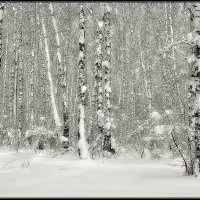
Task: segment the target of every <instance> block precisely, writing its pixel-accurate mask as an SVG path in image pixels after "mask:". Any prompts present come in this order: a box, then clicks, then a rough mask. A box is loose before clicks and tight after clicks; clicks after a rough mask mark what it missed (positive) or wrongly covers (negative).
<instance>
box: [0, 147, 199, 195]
mask: <svg viewBox="0 0 200 200" xmlns="http://www.w3.org/2000/svg"><path fill="white" fill-rule="evenodd" d="M199 186H200V179H199V178H195V177H193V176H184V169H183V168H182V167H181V163H180V161H177V160H173V159H160V160H142V159H140V160H139V159H134V158H133V156H130V155H129V156H123V157H120V158H118V159H107V160H102V159H101V160H90V161H84V160H79V159H77V158H75V157H74V156H72V155H63V156H56V157H54V158H53V157H52V156H51V155H50V154H49V153H36V154H34V153H32V152H31V151H29V152H25V151H24V152H19V153H16V152H14V151H8V150H6V149H0V197H200V190H199Z"/></svg>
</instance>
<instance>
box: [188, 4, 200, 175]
mask: <svg viewBox="0 0 200 200" xmlns="http://www.w3.org/2000/svg"><path fill="white" fill-rule="evenodd" d="M190 12H191V27H192V29H193V30H192V32H191V33H189V34H188V39H189V40H190V42H192V43H194V46H193V48H192V49H191V50H192V56H191V59H190V61H191V62H190V63H189V64H190V83H189V94H188V98H189V126H190V128H191V131H192V134H193V135H194V140H195V142H194V143H195V148H194V159H196V158H198V159H200V78H199V77H200V18H199V16H200V3H193V4H191V7H190ZM189 36H190V37H189ZM194 38H196V40H194ZM195 170H196V169H194V168H193V167H192V165H191V166H190V168H189V166H188V169H187V173H188V174H193V173H194V171H195Z"/></svg>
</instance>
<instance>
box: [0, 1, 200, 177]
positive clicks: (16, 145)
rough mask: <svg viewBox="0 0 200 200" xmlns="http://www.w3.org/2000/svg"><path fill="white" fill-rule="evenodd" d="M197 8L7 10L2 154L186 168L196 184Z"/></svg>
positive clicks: (8, 6) (1, 50) (2, 22)
mask: <svg viewBox="0 0 200 200" xmlns="http://www.w3.org/2000/svg"><path fill="white" fill-rule="evenodd" d="M199 12H200V4H199V3H198V2H196V3H194V2H193V3H183V2H175V3H172V2H164V3H156V2H144V3H137V2H134V3H132V2H125V3H118V2H107V3H102V2H94V3H89V2H87V3H86V2H82V3H80V2H74V3H57V2H40V3H38V2H32V3H22V2H16V3H9V2H6V3H3V2H2V3H1V4H0V108H1V113H0V145H2V146H7V147H9V148H10V149H11V150H15V151H16V150H17V151H19V152H20V151H21V150H22V149H24V151H26V150H27V149H31V150H33V151H35V153H37V151H38V150H39V151H43V150H45V151H46V152H48V153H50V154H51V155H53V156H55V157H57V156H58V155H59V156H60V155H70V156H77V158H80V159H83V160H89V159H103V160H105V159H109V158H111V159H113V158H116V159H117V158H118V157H120V156H124V155H129V153H131V154H134V155H136V157H137V158H140V159H152V160H156V159H157V160H159V159H162V158H163V156H169V155H170V159H171V158H173V159H180V160H181V161H182V163H183V166H184V169H185V174H186V175H195V176H198V175H199V171H200V167H199V166H200V161H199V160H200V157H199V155H200V142H199V141H200V139H199V127H200V126H199V122H200V120H199V116H200V114H199V110H200V108H199V102H200V101H199V99H200V94H199V66H198V65H199V57H200V56H199V52H200V51H199V48H200V47H199V45H200V43H199V38H200V36H199V33H200V30H199V16H200V14H199Z"/></svg>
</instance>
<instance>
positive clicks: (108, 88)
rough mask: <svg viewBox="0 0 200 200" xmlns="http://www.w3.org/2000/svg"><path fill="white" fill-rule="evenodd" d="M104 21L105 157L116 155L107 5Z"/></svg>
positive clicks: (108, 11) (108, 10)
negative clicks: (111, 115) (111, 113)
mask: <svg viewBox="0 0 200 200" xmlns="http://www.w3.org/2000/svg"><path fill="white" fill-rule="evenodd" d="M103 21H104V41H105V58H104V62H103V65H104V68H105V86H104V92H105V119H106V123H105V127H104V141H103V151H104V156H105V155H106V153H107V152H110V153H115V150H114V149H113V148H112V143H111V131H110V129H111V117H110V111H111V103H110V96H111V39H110V7H109V5H108V4H107V5H106V12H105V14H104V17H103Z"/></svg>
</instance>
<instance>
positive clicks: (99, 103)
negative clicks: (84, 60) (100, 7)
mask: <svg viewBox="0 0 200 200" xmlns="http://www.w3.org/2000/svg"><path fill="white" fill-rule="evenodd" d="M102 42H103V21H101V20H99V21H98V26H97V38H96V61H95V84H94V85H95V88H94V93H95V95H94V96H95V97H96V98H95V99H96V108H97V125H98V127H99V130H100V132H101V134H102V135H103V120H104V113H103V87H102V84H103V83H102V79H103V77H102V70H103V68H102V59H103V55H102Z"/></svg>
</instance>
